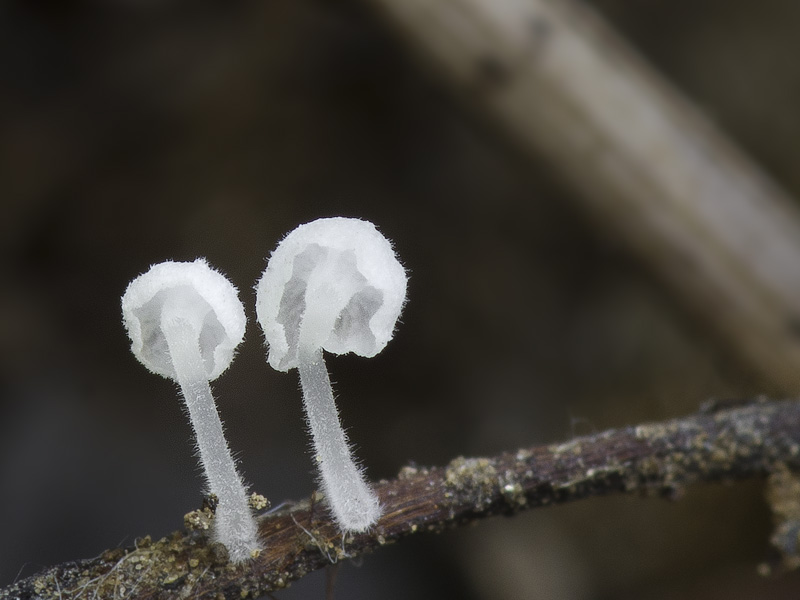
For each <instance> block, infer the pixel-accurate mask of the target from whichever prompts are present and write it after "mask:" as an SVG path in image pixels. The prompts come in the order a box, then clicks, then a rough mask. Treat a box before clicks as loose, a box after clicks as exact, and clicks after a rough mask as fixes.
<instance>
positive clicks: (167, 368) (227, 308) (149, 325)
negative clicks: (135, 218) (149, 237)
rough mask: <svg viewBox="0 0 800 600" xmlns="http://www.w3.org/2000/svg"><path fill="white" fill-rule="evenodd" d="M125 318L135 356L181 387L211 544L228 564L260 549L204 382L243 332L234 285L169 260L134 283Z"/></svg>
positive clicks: (201, 264) (221, 366)
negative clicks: (212, 502) (209, 510)
mask: <svg viewBox="0 0 800 600" xmlns="http://www.w3.org/2000/svg"><path fill="white" fill-rule="evenodd" d="M122 315H123V320H124V323H125V328H126V329H127V330H128V335H129V336H130V338H131V351H132V352H133V354H134V355H135V356H136V358H138V359H139V361H140V362H141V363H142V364H143V365H144V366H145V367H147V368H148V369H149V370H150V371H152V372H153V373H157V374H158V375H161V376H163V377H167V378H170V379H173V380H175V381H177V382H178V384H179V385H180V388H181V392H182V393H183V398H184V400H185V402H186V408H187V409H188V412H189V417H190V419H191V422H192V427H193V429H194V433H195V437H196V440H197V449H198V453H199V455H200V462H201V464H202V465H203V469H204V471H205V475H206V479H207V481H208V491H209V492H210V493H212V494H215V495H216V496H217V499H218V505H217V509H216V515H215V519H214V537H215V539H216V541H218V542H221V543H222V544H223V545H224V546H225V547H226V548H227V549H228V553H229V555H230V558H231V560H232V561H234V562H238V561H242V560H245V559H247V558H250V557H251V556H253V555H254V553H255V552H257V551H258V550H259V549H260V547H261V546H260V545H259V542H258V539H257V533H258V530H257V527H256V523H255V520H254V519H253V515H252V513H251V512H250V507H249V505H248V502H247V493H246V489H245V486H244V484H243V482H242V479H241V478H240V477H239V475H238V473H237V472H236V465H235V463H234V461H233V458H232V457H231V453H230V450H229V449H228V444H227V443H226V441H225V436H224V433H223V431H222V422H221V421H220V418H219V415H218V414H217V409H216V405H215V404H214V397H213V396H212V394H211V387H210V385H209V381H212V380H214V379H216V378H217V377H218V376H219V375H220V374H221V373H222V372H223V371H225V369H227V368H228V365H230V363H231V361H232V360H233V353H234V350H235V349H236V346H238V345H239V344H240V343H241V341H242V337H243V336H244V329H245V322H246V319H245V315H244V308H243V307H242V303H241V302H240V301H239V298H238V296H237V294H236V288H234V287H233V285H232V284H231V283H230V282H229V281H228V280H227V279H225V277H224V276H222V275H221V274H220V273H218V272H217V271H214V270H213V269H211V267H209V266H208V264H206V262H205V261H204V260H202V259H198V260H196V261H194V262H191V263H185V262H183V263H182V262H171V261H167V262H163V263H160V264H158V265H154V266H152V267H151V268H150V270H149V271H148V272H147V273H145V274H143V275H140V276H139V277H137V278H136V279H134V280H133V281H131V283H130V284H129V285H128V289H127V290H126V291H125V294H124V295H123V296H122Z"/></svg>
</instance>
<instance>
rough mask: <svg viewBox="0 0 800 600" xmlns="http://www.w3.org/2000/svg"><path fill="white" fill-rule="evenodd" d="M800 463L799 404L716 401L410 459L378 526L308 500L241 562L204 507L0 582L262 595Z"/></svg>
mask: <svg viewBox="0 0 800 600" xmlns="http://www.w3.org/2000/svg"><path fill="white" fill-rule="evenodd" d="M798 470H800V401H794V400H793V401H782V402H767V401H765V400H756V401H753V402H750V403H745V404H740V405H733V406H730V405H728V406H720V405H715V406H711V407H707V408H706V409H705V410H704V411H703V412H701V413H700V414H698V415H694V416H690V417H686V418H684V419H677V420H673V421H667V422H663V423H655V424H648V425H639V426H636V427H626V428H623V429H615V430H610V431H606V432H604V433H600V434H598V435H593V436H587V437H581V438H576V439H574V440H572V441H570V442H566V443H563V444H556V445H551V446H539V447H533V448H528V449H523V450H519V451H518V452H514V453H508V454H501V455H499V456H496V457H493V458H469V459H465V458H456V459H455V460H453V461H452V462H451V463H450V464H449V465H447V466H446V467H433V468H422V467H405V468H404V469H403V470H402V471H401V472H400V474H399V475H398V477H397V478H396V479H393V480H391V481H381V482H379V483H378V484H376V485H375V489H376V490H377V492H378V494H379V496H380V498H381V502H382V505H383V507H384V516H383V518H381V520H380V521H379V523H378V524H377V525H376V526H375V528H374V529H373V530H372V531H370V532H369V533H364V534H359V535H348V536H347V537H346V539H342V537H341V535H340V534H339V533H338V532H337V530H336V527H335V525H334V524H333V523H332V522H331V520H330V518H329V516H328V513H327V510H326V509H325V507H324V503H319V502H317V503H312V500H304V501H302V502H299V503H297V504H294V505H293V506H291V507H288V508H284V509H282V510H279V511H275V512H274V513H272V514H269V515H266V516H264V517H263V518H261V520H260V533H261V536H262V538H263V540H264V545H265V547H266V550H265V551H264V552H263V553H262V554H261V555H260V556H259V557H257V558H255V559H253V560H252V561H249V562H248V563H246V564H242V565H239V566H234V565H232V564H230V563H229V562H228V561H227V554H226V552H225V550H224V548H222V547H221V546H220V545H218V544H211V543H209V541H208V536H207V533H208V530H207V526H208V523H209V521H210V519H211V517H212V512H211V509H210V508H208V507H206V508H205V509H203V510H201V511H196V512H195V513H190V514H189V515H187V519H186V523H187V530H186V531H185V532H175V533H173V534H172V535H171V536H169V537H167V538H164V539H162V540H159V541H157V542H152V541H151V540H150V539H149V538H144V539H143V540H138V541H137V544H136V545H135V547H133V548H125V549H122V548H119V549H115V550H109V551H106V552H104V553H103V554H102V555H101V556H99V557H98V558H94V559H90V560H84V561H81V562H75V563H66V564H62V565H58V566H56V567H53V568H51V569H48V570H46V571H44V572H42V573H40V574H38V575H35V576H32V577H29V578H27V579H25V580H23V581H20V582H17V583H15V584H14V585H11V586H9V587H7V588H4V589H2V590H0V600H9V599H12V598H25V599H27V598H74V599H77V598H86V599H89V598H117V597H120V598H121V597H125V598H129V599H146V598H148V599H149V598H175V597H192V598H208V599H212V598H219V597H220V595H221V596H223V597H225V598H229V599H232V598H236V599H241V598H243V597H247V596H251V597H257V596H259V595H262V594H264V593H266V592H269V591H272V590H277V589H280V588H282V587H285V586H287V585H289V583H291V582H292V581H295V580H297V579H300V578H301V577H303V576H304V575H305V574H306V573H309V572H310V571H314V570H316V569H320V568H322V567H324V566H326V565H330V564H331V563H334V562H336V561H338V560H340V559H342V558H345V557H354V556H358V555H360V554H363V553H365V552H370V551H372V550H374V549H375V548H377V547H379V546H382V545H385V544H390V543H393V542H396V541H397V540H399V539H401V538H404V537H406V536H409V535H412V534H415V533H421V532H424V531H432V532H437V533H438V532H441V531H442V530H444V529H446V528H448V527H453V526H458V525H462V524H464V523H468V522H470V521H474V520H476V519H482V518H485V517H488V516H491V515H496V514H500V513H502V514H510V513H515V512H517V511H521V510H525V509H528V508H534V507H537V506H543V505H548V504H560V503H564V502H570V501H573V500H579V499H582V498H588V497H591V496H597V495H603V494H610V493H618V492H624V493H631V492H646V493H648V494H654V495H659V496H667V497H676V496H677V495H679V493H680V492H681V490H682V489H683V487H684V486H686V485H687V484H690V483H693V482H698V481H706V482H709V481H720V480H731V479H744V478H750V477H765V476H769V475H775V477H776V478H778V479H779V480H780V481H784V484H782V485H783V488H784V489H789V488H787V484H786V480H787V477H788V478H789V483H792V481H791V478H792V475H791V473H792V472H797V471H798ZM795 483H796V482H795ZM784 512H785V511H784ZM784 517H785V518H790V517H793V515H791V514H787V515H784Z"/></svg>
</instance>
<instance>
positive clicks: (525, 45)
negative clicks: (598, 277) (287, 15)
mask: <svg viewBox="0 0 800 600" xmlns="http://www.w3.org/2000/svg"><path fill="white" fill-rule="evenodd" d="M360 1H361V3H362V4H364V5H365V6H366V7H368V8H371V9H374V10H375V11H376V12H377V13H378V14H381V15H384V16H385V18H386V20H387V21H388V22H389V23H390V24H392V25H393V26H394V27H395V28H396V29H397V30H398V31H399V32H400V33H401V34H402V36H403V37H404V38H405V39H406V40H407V42H408V45H409V46H410V48H411V50H413V51H415V53H416V54H417V55H418V56H420V57H421V58H422V59H423V61H424V62H425V63H428V64H433V65H435V66H437V67H438V70H437V73H438V74H440V75H442V77H440V78H441V80H442V81H443V82H445V83H447V84H448V85H450V86H451V87H452V88H453V89H454V90H455V91H456V93H457V95H458V96H459V97H461V98H464V99H466V100H467V101H469V102H470V103H471V104H472V105H473V106H475V107H477V108H478V110H479V111H480V112H481V113H482V114H483V115H484V116H485V117H486V120H487V121H489V122H490V123H493V124H494V125H496V126H497V127H496V128H497V129H498V130H499V131H500V132H501V133H502V135H503V136H504V137H506V138H507V139H509V140H511V141H512V143H513V144H515V145H516V146H517V147H519V148H521V150H522V151H523V153H525V154H526V155H527V156H529V157H530V158H531V160H533V161H534V162H537V163H538V162H540V161H541V159H542V158H544V159H545V160H546V161H547V162H549V163H550V164H552V165H553V166H554V167H555V169H556V171H557V172H558V173H559V174H560V176H561V179H562V181H563V182H564V183H565V184H566V185H568V186H570V187H571V188H572V189H573V190H574V191H576V192H578V193H577V196H576V197H575V200H576V202H577V203H578V205H579V207H580V208H581V209H582V210H583V211H584V212H586V213H587V214H589V215H590V216H591V217H592V218H593V219H594V221H595V223H596V224H597V225H599V227H600V228H601V229H602V230H604V231H605V233H606V235H607V236H609V237H611V238H613V239H615V240H620V241H621V242H623V243H624V244H626V245H627V246H628V247H630V248H631V249H632V250H633V251H634V252H635V254H636V255H637V256H639V257H640V258H641V259H642V260H643V261H645V262H646V263H647V265H648V267H649V268H650V269H651V270H652V271H653V272H654V273H655V274H656V275H657V276H658V277H660V278H661V279H662V280H663V281H664V282H665V283H667V285H668V286H669V287H671V288H672V290H673V292H674V293H675V295H676V296H677V297H679V298H680V299H681V300H682V301H683V303H684V304H685V305H686V306H688V307H690V308H691V309H692V310H693V312H694V313H695V314H696V315H698V316H699V319H698V322H701V323H703V324H704V325H708V326H710V327H711V328H712V329H713V330H715V331H716V332H717V334H719V335H720V336H721V338H722V340H724V342H725V343H726V345H727V346H728V347H729V349H730V350H731V351H732V353H733V354H734V355H737V356H738V357H739V359H740V360H742V361H743V363H744V364H745V365H748V366H749V367H750V369H751V370H752V371H753V372H754V373H758V374H760V375H761V376H763V377H765V378H766V380H767V381H768V382H770V385H773V386H777V388H776V389H783V390H785V391H787V392H789V393H793V392H795V391H796V390H797V386H798V384H799V383H800V378H798V375H797V374H798V373H800V215H799V214H798V210H797V207H796V205H794V202H792V201H791V199H790V198H788V197H787V195H786V194H785V193H784V192H783V191H782V190H781V189H780V188H779V187H778V186H777V185H776V184H775V183H774V182H773V181H771V180H770V179H769V178H768V177H767V176H766V175H765V174H764V173H763V172H762V170H761V169H760V168H759V167H758V166H756V165H755V164H754V163H753V162H752V161H751V160H750V159H749V158H748V157H747V156H745V155H744V154H743V153H742V152H741V151H740V150H739V149H738V148H737V147H736V146H735V144H734V143H733V142H731V141H730V140H729V139H728V138H726V137H725V136H724V135H723V134H722V133H720V132H719V131H718V130H716V129H715V128H714V127H712V126H711V125H710V124H709V122H708V121H707V120H706V119H704V118H703V116H702V115H701V114H700V113H699V111H698V110H697V109H696V108H695V107H694V106H692V105H691V103H690V102H689V101H688V100H687V99H686V98H684V97H683V96H682V95H681V94H680V93H679V92H678V91H677V90H676V89H674V88H673V87H672V86H671V85H670V84H669V83H668V82H667V81H665V80H664V79H663V78H662V77H660V76H659V74H658V73H657V72H655V71H654V70H653V69H652V68H651V67H650V66H649V65H647V64H646V63H645V62H644V61H643V60H642V59H641V57H640V56H638V55H637V54H636V52H635V51H634V50H632V49H631V48H630V47H628V46H627V45H626V44H625V42H624V41H623V40H622V39H620V37H618V36H617V35H616V34H615V33H614V32H613V30H612V29H611V28H610V27H609V26H608V25H607V24H606V23H605V22H603V21H602V19H600V18H598V16H597V15H596V14H595V13H594V12H593V11H592V9H591V8H590V7H589V6H588V5H587V3H585V2H575V1H570V0H522V1H520V0H447V1H442V0H360Z"/></svg>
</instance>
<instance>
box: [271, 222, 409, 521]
mask: <svg viewBox="0 0 800 600" xmlns="http://www.w3.org/2000/svg"><path fill="white" fill-rule="evenodd" d="M405 297H406V273H405V270H404V269H403V267H402V265H400V263H399V262H398V260H397V257H396V256H395V253H394V251H393V250H392V246H391V244H390V243H389V241H388V240H387V239H386V238H385V237H383V235H381V234H380V232H378V230H377V229H375V226H374V225H373V224H372V223H369V222H367V221H362V220H360V219H346V218H342V217H335V218H329V219H318V220H316V221H313V222H311V223H307V224H305V225H301V226H300V227H298V228H297V229H295V230H294V231H292V232H291V233H290V234H289V235H287V236H286V237H285V238H284V239H283V241H281V243H280V244H279V245H278V247H277V248H276V249H275V251H274V252H273V253H272V255H271V257H270V259H269V263H268V264H267V268H266V270H265V271H264V274H263V275H262V277H261V279H260V281H259V282H258V284H257V297H256V312H257V314H258V321H259V323H260V324H261V327H262V329H263V330H264V336H265V338H266V342H267V345H268V346H269V357H268V360H269V364H270V365H272V367H273V368H275V369H277V370H279V371H288V370H289V369H293V368H295V367H296V368H297V369H298V371H299V373H300V383H301V386H302V388H303V404H304V407H305V411H306V415H307V418H308V424H309V427H310V429H311V435H312V437H313V440H314V451H315V455H316V462H317V463H318V465H319V470H320V474H321V483H322V490H323V492H324V494H325V497H326V498H327V500H328V503H329V506H330V508H331V510H332V512H333V515H334V518H335V519H336V522H337V523H338V525H339V527H340V528H341V529H342V530H343V531H364V530H366V529H367V528H369V527H370V526H371V525H373V524H374V523H375V522H376V521H377V520H378V518H379V517H380V513H381V510H380V505H379V502H378V498H377V496H376V495H375V493H374V492H373V491H372V490H371V489H370V488H369V486H368V485H367V483H366V481H365V480H364V476H363V473H362V471H361V470H360V469H359V468H358V467H357V466H356V464H355V462H354V461H353V456H352V453H351V451H350V448H349V445H348V443H347V436H346V435H345V433H344V431H343V430H342V426H341V423H340V421H339V413H338V411H337V409H336V404H335V403H334V399H333V391H332V389H331V383H330V379H329V377H328V371H327V369H326V367H325V361H324V359H323V356H322V351H323V350H327V351H328V352H333V353H334V354H345V353H347V352H353V353H355V354H358V355H360V356H365V357H372V356H375V355H376V354H377V353H378V352H380V351H381V350H383V348H384V347H385V346H386V344H387V343H388V342H389V340H390V339H391V338H392V335H393V333H394V327H395V323H396V322H397V319H398V317H399V316H400V310H401V309H402V307H403V304H404V302H405Z"/></svg>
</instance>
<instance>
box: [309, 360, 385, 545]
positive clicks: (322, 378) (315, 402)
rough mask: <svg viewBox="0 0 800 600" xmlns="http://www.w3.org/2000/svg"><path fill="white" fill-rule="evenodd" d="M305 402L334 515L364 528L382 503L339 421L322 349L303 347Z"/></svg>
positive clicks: (341, 521)
mask: <svg viewBox="0 0 800 600" xmlns="http://www.w3.org/2000/svg"><path fill="white" fill-rule="evenodd" d="M298 359H299V361H298V366H297V368H298V370H299V371H300V385H301V386H302V388H303V405H304V407H305V411H306V416H307V417H308V425H309V428H310V429H311V436H312V438H313V440H314V454H315V458H316V461H317V463H318V464H319V470H320V474H321V476H322V489H323V492H324V494H325V497H326V498H327V499H328V504H329V506H330V507H331V510H332V511H333V516H334V518H335V519H336V522H337V523H338V524H339V526H340V527H341V528H342V529H344V530H345V531H364V530H366V529H367V528H369V527H370V526H371V525H372V524H374V523H375V521H377V520H378V518H379V517H380V512H381V509H380V504H379V502H378V498H377V496H376V495H375V493H374V492H373V491H372V490H371V489H370V488H369V486H368V485H367V483H366V481H365V480H364V477H363V474H362V472H361V470H360V469H359V468H358V467H357V466H356V464H355V462H354V461H353V456H352V453H351V452H350V447H349V445H348V443H347V437H346V435H345V433H344V431H343V430H342V425H341V423H340V421H339V412H338V410H337V409H336V403H335V402H334V399H333V390H332V389H331V381H330V378H329V377H328V369H327V368H326V367H325V360H324V358H323V357H322V349H316V350H308V349H306V350H304V349H300V352H299V356H298Z"/></svg>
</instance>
